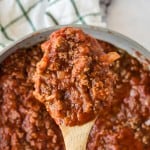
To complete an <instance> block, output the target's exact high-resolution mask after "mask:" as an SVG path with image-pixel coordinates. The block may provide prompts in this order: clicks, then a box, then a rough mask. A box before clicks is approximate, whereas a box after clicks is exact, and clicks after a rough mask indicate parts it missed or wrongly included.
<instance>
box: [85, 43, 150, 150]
mask: <svg viewBox="0 0 150 150" xmlns="http://www.w3.org/2000/svg"><path fill="white" fill-rule="evenodd" d="M100 43H101V45H102V46H103V47H104V48H105V51H112V50H113V51H114V50H116V51H117V52H118V53H120V56H121V57H120V59H118V60H117V61H116V62H114V63H113V64H112V67H111V69H112V71H114V73H116V74H117V80H116V84H114V87H113V91H114V92H113V95H112V97H110V98H111V99H112V100H113V101H112V102H113V103H112V106H111V107H110V108H109V109H108V110H107V111H105V112H104V111H103V112H102V113H100V114H99V117H98V119H97V120H96V123H95V125H94V126H93V128H92V130H91V133H90V135H89V140H88V144H87V149H88V150H91V149H94V150H95V149H106V150H110V149H113V150H122V149H123V150H124V149H125V150H134V149H137V150H150V72H149V71H146V70H145V69H144V68H143V66H142V64H141V63H140V62H139V61H137V60H136V59H135V58H133V57H132V56H130V55H129V54H127V53H126V52H124V51H122V50H121V51H118V50H117V49H116V48H115V47H114V46H112V45H110V44H108V43H105V42H102V41H100Z"/></svg>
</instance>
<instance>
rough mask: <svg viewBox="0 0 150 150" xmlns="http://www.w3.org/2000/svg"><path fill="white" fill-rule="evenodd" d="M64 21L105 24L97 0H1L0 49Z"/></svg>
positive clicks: (68, 22)
mask: <svg viewBox="0 0 150 150" xmlns="http://www.w3.org/2000/svg"><path fill="white" fill-rule="evenodd" d="M67 24H87V25H95V26H103V27H105V26H106V24H105V22H103V21H102V11H101V7H100V2H99V0H0V49H3V48H4V47H5V46H7V45H8V44H10V43H11V42H13V41H15V40H17V39H18V38H21V37H23V36H24V35H26V34H28V33H31V32H34V31H36V30H38V29H41V28H45V27H50V26H55V25H67Z"/></svg>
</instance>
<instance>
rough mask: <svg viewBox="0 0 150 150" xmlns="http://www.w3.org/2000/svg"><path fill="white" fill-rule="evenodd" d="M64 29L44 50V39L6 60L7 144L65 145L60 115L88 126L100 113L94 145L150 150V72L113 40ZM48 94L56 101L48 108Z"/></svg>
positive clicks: (2, 122) (2, 83)
mask: <svg viewBox="0 0 150 150" xmlns="http://www.w3.org/2000/svg"><path fill="white" fill-rule="evenodd" d="M61 31H62V30H61ZM68 32H69V31H68ZM77 32H79V31H77ZM80 32H81V31H80ZM57 33H58V34H55V35H54V34H53V35H52V39H53V41H52V43H51V44H50V43H49V41H48V42H44V44H42V50H41V48H40V44H38V45H35V46H33V47H31V48H27V49H19V50H17V51H16V52H15V53H13V54H11V55H10V56H9V57H8V58H6V59H5V60H4V61H3V62H2V63H1V64H0V150H11V149H12V150H48V149H54V150H55V149H56V150H63V149H65V148H64V141H63V137H62V134H61V131H60V129H59V127H58V126H57V125H56V123H55V121H56V122H57V124H61V123H64V124H68V125H75V124H83V123H85V122H87V121H89V120H91V119H92V118H94V117H95V115H96V114H97V115H98V117H97V120H96V122H95V124H94V126H93V127H92V129H91V131H90V134H89V138H88V141H87V150H134V149H137V150H150V71H148V70H147V69H145V68H144V67H143V65H142V64H141V63H140V62H139V61H138V60H137V59H135V58H134V57H132V56H130V55H129V54H128V53H126V52H125V51H123V50H119V49H118V48H116V47H114V46H113V45H111V44H109V43H106V42H103V41H96V40H95V39H93V38H91V37H90V36H87V35H84V34H83V33H82V34H73V36H74V37H67V36H66V37H65V38H64V34H63V33H62V34H60V31H59V32H57ZM75 33H76V32H75ZM65 34H67V33H65ZM68 34H70V33H68ZM60 35H61V36H60ZM81 35H84V36H81ZM66 38H68V39H67V41H69V42H68V43H67V44H64V43H66V42H64V41H65V40H66ZM81 39H83V41H82V42H81V41H80V40H81ZM87 39H88V41H87ZM89 41H91V43H90V42H89ZM80 42H81V44H79V43H80ZM77 43H78V44H77ZM88 43H90V44H91V45H92V46H91V47H90V46H89V45H88ZM51 46H52V47H53V51H52V52H50V51H49V47H51ZM68 47H69V49H70V47H71V49H72V51H74V53H73V52H72V51H71V52H70V54H69V52H68V51H66V50H67V49H68ZM89 47H90V48H89ZM89 49H92V51H95V52H94V53H92V54H91V53H89ZM112 52H117V53H118V54H119V55H120V58H119V59H118V60H116V58H118V55H117V56H116V55H114V54H116V53H112ZM72 53H73V54H72ZM108 54H113V55H108ZM87 56H88V57H87ZM101 56H103V57H101ZM106 56H107V57H106ZM111 56H113V58H112V57H111ZM47 57H49V58H50V62H49V61H48V59H47ZM114 58H115V59H114ZM43 60H44V61H43ZM68 60H69V61H68ZM114 60H116V61H114ZM91 61H92V62H95V63H93V64H92V63H91ZM98 61H100V62H101V63H98ZM53 62H57V65H56V64H54V63H53ZM99 67H101V68H102V70H100V71H99ZM89 68H90V69H89ZM104 68H105V69H104ZM56 70H57V72H55V71H56ZM64 70H65V71H64ZM35 72H36V74H35ZM89 72H90V73H91V72H92V73H93V74H92V76H91V74H89ZM50 73H52V74H51V76H50V77H49V74H50ZM46 75H47V76H46ZM100 77H101V78H100ZM106 77H107V78H106ZM90 78H91V80H90ZM35 79H36V80H35ZM70 80H72V83H71V82H70ZM35 81H36V82H35ZM110 81H111V82H110ZM41 83H42V84H41ZM49 83H51V84H50V85H51V86H49V87H50V88H47V85H49ZM34 84H35V85H34ZM58 87H59V89H58ZM60 87H61V88H60ZM62 87H63V88H62ZM95 90H96V92H95ZM50 93H52V97H48V94H50ZM53 94H54V95H53ZM43 97H44V98H47V97H48V100H49V98H50V99H52V100H54V101H55V100H56V101H55V102H56V103H54V105H53V107H51V108H49V105H50V104H51V103H49V102H48V105H47V103H46V105H47V106H46V108H45V106H44V105H45V101H43V99H44V98H43ZM70 97H71V98H70ZM37 99H38V100H37ZM95 99H96V101H97V102H96V103H95ZM52 102H53V101H52ZM43 103H44V104H43ZM93 104H94V105H95V106H94V107H93ZM93 108H94V109H93ZM54 110H55V113H54V112H53V114H52V111H54ZM47 111H48V112H49V113H48V112H47ZM76 114H77V115H76ZM55 115H56V116H55ZM52 117H53V118H55V121H54V120H53V119H52ZM56 118H57V119H56Z"/></svg>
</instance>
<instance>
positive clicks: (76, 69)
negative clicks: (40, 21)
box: [34, 27, 119, 126]
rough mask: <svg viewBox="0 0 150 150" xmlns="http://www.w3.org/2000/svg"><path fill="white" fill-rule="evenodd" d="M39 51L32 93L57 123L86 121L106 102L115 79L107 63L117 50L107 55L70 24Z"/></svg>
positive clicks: (114, 57) (76, 123)
mask: <svg viewBox="0 0 150 150" xmlns="http://www.w3.org/2000/svg"><path fill="white" fill-rule="evenodd" d="M42 50H43V52H44V55H43V57H42V59H41V61H40V62H39V63H38V64H37V70H36V73H35V93H34V95H35V96H36V98H37V99H39V101H40V102H42V103H44V104H45V106H46V108H47V111H48V112H49V113H50V115H51V116H52V117H53V118H54V120H55V121H56V122H57V124H65V125H70V126H72V125H79V124H83V123H86V122H87V121H89V120H91V119H93V118H94V117H95V116H96V115H97V113H98V111H99V109H102V108H104V105H109V101H107V99H108V98H107V97H108V96H109V95H110V92H111V88H112V82H111V81H112V80H114V76H113V75H112V73H111V71H110V69H109V64H110V63H111V62H112V61H114V60H115V59H116V58H118V56H119V55H118V54H117V53H108V54H106V53H105V52H104V50H103V48H102V47H101V45H100V44H99V43H98V41H97V40H96V39H94V38H93V37H90V36H89V35H87V34H85V33H84V32H83V31H81V30H80V29H76V28H71V27H67V28H63V29H60V30H58V31H56V32H54V33H53V34H52V35H51V36H50V39H49V40H48V41H46V42H44V43H43V44H42Z"/></svg>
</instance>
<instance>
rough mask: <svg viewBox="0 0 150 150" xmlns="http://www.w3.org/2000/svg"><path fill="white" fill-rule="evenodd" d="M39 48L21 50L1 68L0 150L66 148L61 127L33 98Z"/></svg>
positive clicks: (60, 149) (39, 55) (39, 54)
mask: <svg viewBox="0 0 150 150" xmlns="http://www.w3.org/2000/svg"><path fill="white" fill-rule="evenodd" d="M41 55H42V53H41V50H40V48H39V46H38V45H37V46H35V47H32V48H31V49H25V50H23V49H22V50H18V51H17V52H15V53H14V54H12V55H11V56H10V57H8V58H7V59H6V60H5V61H4V62H3V63H2V64H1V65H0V150H23V149H25V150H33V149H36V150H49V149H56V150H58V149H59V150H62V149H64V144H63V137H62V135H61V131H60V129H59V127H58V126H57V125H56V124H55V122H54V121H53V120H52V118H51V117H50V116H49V114H48V113H47V111H46V109H45V107H44V106H43V105H42V104H41V103H39V102H38V101H37V100H36V99H35V98H34V96H33V94H32V92H33V83H32V74H33V72H34V71H35V65H36V63H37V61H39V59H40V58H41Z"/></svg>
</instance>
